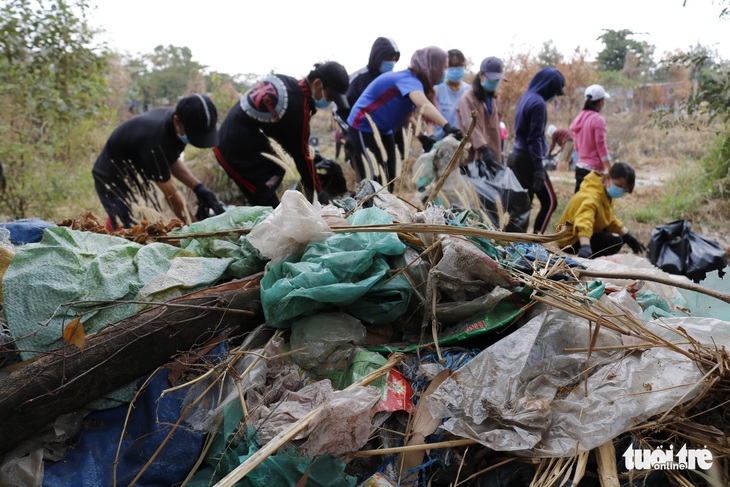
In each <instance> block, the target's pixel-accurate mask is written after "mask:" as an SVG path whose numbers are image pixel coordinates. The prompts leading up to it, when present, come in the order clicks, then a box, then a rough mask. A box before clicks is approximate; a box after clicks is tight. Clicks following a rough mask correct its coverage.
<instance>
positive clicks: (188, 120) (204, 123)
mask: <svg viewBox="0 0 730 487" xmlns="http://www.w3.org/2000/svg"><path fill="white" fill-rule="evenodd" d="M175 115H177V118H178V119H179V120H180V123H182V125H183V127H184V128H185V135H187V137H188V140H189V141H190V144H191V145H194V146H195V147H199V148H201V149H205V148H208V147H213V146H216V145H218V130H217V129H216V126H215V125H216V123H217V122H218V110H217V109H216V108H215V104H214V103H213V101H212V100H211V99H210V98H208V97H207V96H205V95H201V94H200V93H193V94H192V95H188V96H186V97H184V98H182V99H181V100H180V101H179V102H177V106H176V107H175Z"/></svg>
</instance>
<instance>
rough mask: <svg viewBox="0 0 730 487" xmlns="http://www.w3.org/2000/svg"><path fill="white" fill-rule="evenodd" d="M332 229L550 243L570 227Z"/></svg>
mask: <svg viewBox="0 0 730 487" xmlns="http://www.w3.org/2000/svg"><path fill="white" fill-rule="evenodd" d="M330 229H331V230H332V231H333V232H335V233H347V232H396V233H441V234H445V235H461V236H464V237H481V238H486V239H492V240H501V241H505V242H527V243H541V244H542V243H548V242H553V241H555V240H558V239H560V238H562V237H564V236H565V235H567V234H568V232H569V230H568V229H563V230H561V231H560V232H559V233H553V234H547V235H535V234H531V233H512V232H497V231H493V230H485V229H483V228H477V227H457V226H453V225H438V224H430V223H389V224H374V225H352V226H333V227H330Z"/></svg>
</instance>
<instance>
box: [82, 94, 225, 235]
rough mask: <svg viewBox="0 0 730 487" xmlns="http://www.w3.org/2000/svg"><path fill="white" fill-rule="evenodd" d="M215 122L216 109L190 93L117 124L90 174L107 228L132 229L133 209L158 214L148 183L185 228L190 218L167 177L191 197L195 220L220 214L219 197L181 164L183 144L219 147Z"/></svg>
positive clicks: (204, 97)
mask: <svg viewBox="0 0 730 487" xmlns="http://www.w3.org/2000/svg"><path fill="white" fill-rule="evenodd" d="M217 121H218V111H217V110H216V107H215V104H214V103H213V102H212V101H211V99H210V98H208V97H207V96H205V95H201V94H199V93H195V94H192V95H189V96H186V97H184V98H182V99H181V100H180V101H179V102H178V103H177V106H176V107H175V108H172V107H163V108H155V109H153V110H150V111H148V112H145V113H143V114H142V115H137V116H135V117H133V118H130V119H129V120H127V121H125V122H124V123H122V124H121V125H119V127H117V128H116V129H115V130H114V131H113V132H112V134H111V136H109V139H108V140H107V141H106V144H105V145H104V148H103V149H102V151H101V154H100V155H99V157H98V158H97V159H96V162H95V163H94V168H93V170H92V174H93V176H94V187H95V189H96V193H97V194H98V195H99V199H100V200H101V203H102V205H103V206H104V209H105V210H106V212H107V214H108V215H109V217H108V219H107V224H106V227H107V229H108V230H110V231H113V230H117V229H118V228H119V226H122V227H125V228H129V227H131V226H132V225H133V224H134V223H135V222H136V220H138V219H139V217H140V215H134V216H133V213H135V209H137V208H142V207H144V206H148V207H150V208H155V209H157V210H160V208H161V205H160V204H159V201H158V200H157V196H156V192H155V190H154V187H153V186H152V185H151V183H152V182H154V183H155V184H156V185H157V187H159V188H160V189H161V190H162V193H163V196H164V198H165V200H166V201H167V203H168V204H169V206H170V208H171V209H172V210H173V212H174V213H175V215H176V216H177V217H178V218H180V219H181V220H182V221H183V222H185V223H190V221H192V218H190V215H189V214H188V212H187V208H186V206H185V202H184V200H183V198H182V196H181V195H180V193H179V192H178V191H177V189H176V188H175V186H174V185H173V183H172V180H171V176H175V178H176V179H178V180H180V181H181V182H182V183H183V184H185V185H186V186H187V187H189V188H190V189H192V190H193V191H194V192H195V195H196V196H197V198H198V211H197V212H196V218H197V219H198V220H201V219H203V218H207V217H208V216H210V213H211V212H213V213H215V214H220V213H223V211H224V208H223V205H222V204H221V202H220V201H218V198H216V196H215V195H214V194H213V192H212V191H211V190H209V189H208V188H207V187H206V186H205V185H204V184H203V183H202V182H201V181H200V180H199V179H198V178H196V177H195V175H193V173H192V172H191V171H190V169H188V167H187V166H186V165H185V164H184V163H183V161H182V159H180V154H181V153H182V152H183V150H184V149H185V145H186V144H191V145H193V146H195V147H199V148H208V147H213V146H214V145H215V144H216V143H217V142H218V131H217V129H216V123H217Z"/></svg>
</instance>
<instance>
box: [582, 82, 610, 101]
mask: <svg viewBox="0 0 730 487" xmlns="http://www.w3.org/2000/svg"><path fill="white" fill-rule="evenodd" d="M602 98H611V96H610V95H609V94H608V93H606V90H604V89H603V86H601V85H591V86H589V87H588V88H586V100H593V101H596V100H600V99H602Z"/></svg>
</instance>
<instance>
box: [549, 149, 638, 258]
mask: <svg viewBox="0 0 730 487" xmlns="http://www.w3.org/2000/svg"><path fill="white" fill-rule="evenodd" d="M635 181H636V173H635V171H634V168H633V167H632V166H631V164H627V163H625V162H617V163H616V164H614V165H613V166H611V169H610V170H609V172H608V176H607V177H604V175H603V174H601V173H599V172H596V171H592V172H590V173H588V175H586V177H585V178H584V179H583V184H581V186H580V189H579V190H578V192H577V193H575V194H574V195H573V197H572V198H571V199H570V202H569V203H568V206H567V207H566V208H565V211H564V212H563V214H562V216H561V217H560V220H559V221H558V224H557V226H558V227H559V226H560V225H563V224H565V223H568V222H570V223H572V224H573V231H572V233H571V234H570V235H568V236H567V237H564V238H562V239H560V240H558V241H557V244H558V245H559V246H560V248H561V249H563V250H565V251H566V252H568V253H570V254H577V255H578V257H584V258H587V259H588V258H593V257H600V256H604V255H613V254H616V253H618V251H619V250H621V246H622V245H623V244H627V245H628V246H629V247H631V250H632V251H633V252H634V253H635V254H641V253H643V252H645V251H646V247H645V246H644V245H643V244H642V243H641V242H640V241H639V240H638V239H637V238H636V237H634V236H633V235H631V233H629V230H628V229H627V228H626V227H625V226H624V224H623V223H621V220H619V219H618V218H617V217H616V214H615V212H614V201H615V200H616V199H618V198H621V197H623V196H624V195H625V194H626V193H632V192H633V191H634V183H635Z"/></svg>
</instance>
